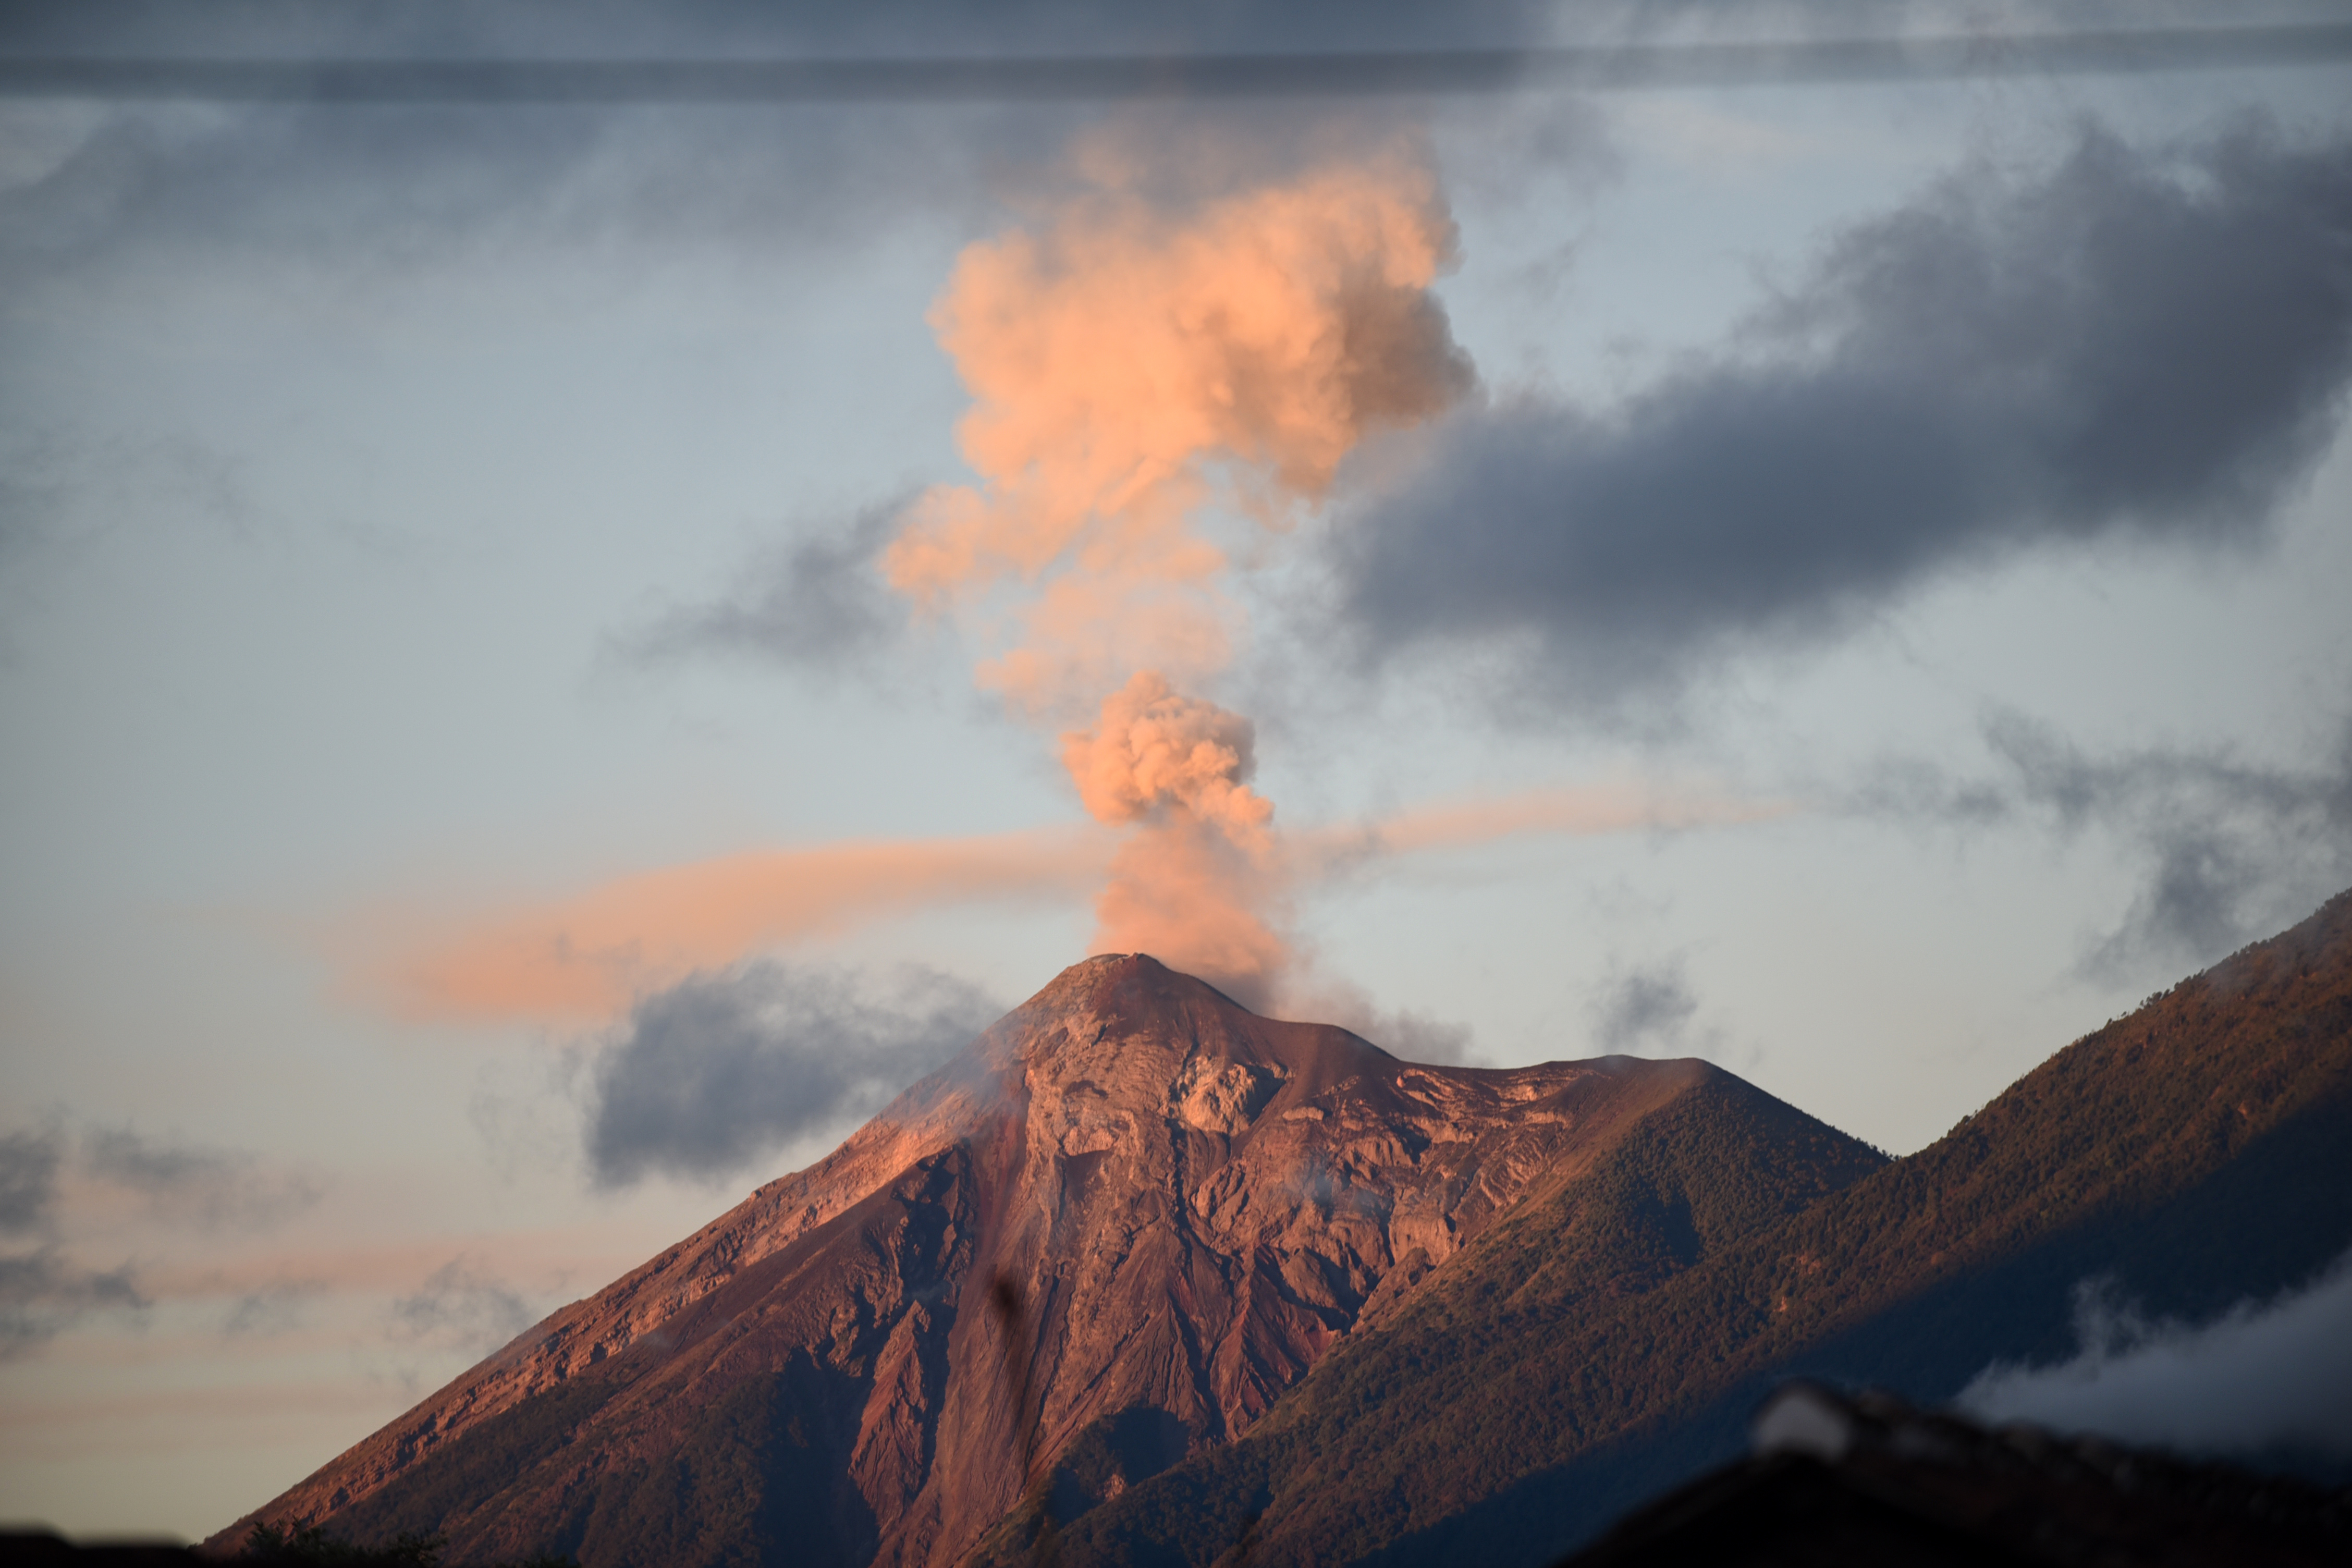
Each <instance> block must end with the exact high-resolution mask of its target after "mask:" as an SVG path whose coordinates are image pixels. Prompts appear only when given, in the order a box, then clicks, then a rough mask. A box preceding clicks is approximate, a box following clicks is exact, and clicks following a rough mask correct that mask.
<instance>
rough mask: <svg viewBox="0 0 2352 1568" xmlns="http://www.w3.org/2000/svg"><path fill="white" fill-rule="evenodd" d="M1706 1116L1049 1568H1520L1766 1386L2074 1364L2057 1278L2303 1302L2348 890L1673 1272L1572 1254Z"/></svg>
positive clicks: (1670, 1177) (1911, 1384) (2331, 1130)
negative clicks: (1897, 1152) (1833, 1190)
mask: <svg viewBox="0 0 2352 1568" xmlns="http://www.w3.org/2000/svg"><path fill="white" fill-rule="evenodd" d="M1742 1087H1744V1086H1742ZM1707 1104H1708V1100H1707V1097H1705V1096H1692V1097H1688V1098H1686V1099H1685V1100H1684V1101H1681V1102H1677V1103H1675V1104H1674V1105H1672V1106H1669V1107H1666V1108H1664V1109H1663V1110H1661V1111H1660V1112H1658V1113H1657V1125H1656V1127H1655V1128H1654V1129H1649V1128H1645V1129H1644V1130H1643V1131H1644V1133H1645V1135H1644V1136H1642V1137H1639V1138H1634V1139H1629V1140H1627V1141H1626V1142H1624V1144H1623V1145H1622V1149H1623V1152H1622V1155H1620V1156H1618V1157H1617V1158H1615V1159H1613V1160H1612V1161H1611V1162H1609V1163H1606V1164H1604V1165H1599V1166H1596V1167H1595V1168H1593V1169H1591V1171H1589V1172H1587V1173H1585V1174H1583V1175H1580V1176H1578V1177H1574V1178H1571V1179H1570V1180H1567V1181H1565V1182H1561V1183H1559V1184H1555V1185H1553V1186H1552V1187H1551V1188H1549V1189H1548V1190H1539V1191H1537V1192H1533V1193H1531V1194H1529V1196H1528V1199H1527V1200H1526V1201H1524V1202H1523V1203H1522V1204H1521V1205H1519V1206H1518V1207H1517V1208H1516V1209H1515V1210H1514V1211H1513V1212H1512V1213H1511V1214H1510V1215H1508V1216H1507V1219H1506V1220H1505V1221H1504V1222H1502V1223H1500V1224H1498V1225H1497V1226H1495V1227H1493V1228H1492V1229H1491V1230H1490V1231H1489V1232H1488V1233H1487V1234H1486V1236H1485V1237H1481V1238H1480V1239H1479V1240H1478V1241H1477V1242H1476V1243H1475V1244H1474V1245H1472V1246H1471V1247H1468V1248H1465V1251H1464V1253H1463V1255H1462V1256H1461V1257H1460V1258H1457V1259H1456V1260H1455V1261H1454V1263H1453V1264H1452V1265H1450V1266H1449V1267H1447V1268H1444V1270H1442V1271H1440V1272H1439V1273H1438V1274H1436V1275H1435V1276H1433V1278H1432V1279H1430V1280H1429V1281H1428V1282H1427V1283H1426V1284H1425V1285H1424V1286H1423V1288H1422V1289H1420V1290H1418V1291H1417V1292H1416V1293H1415V1294H1414V1296H1413V1297H1412V1299H1411V1300H1409V1301H1408V1302H1407V1303H1406V1304H1405V1306H1404V1307H1403V1308H1402V1310H1401V1311H1400V1312H1399V1313H1398V1315H1397V1316H1396V1317H1395V1318H1394V1319H1393V1320H1391V1321H1389V1322H1387V1323H1385V1324H1383V1325H1380V1326H1378V1327H1376V1328H1373V1329H1371V1330H1370V1331H1367V1332H1366V1333H1365V1334H1363V1335H1360V1336H1359V1337H1358V1338H1357V1339H1355V1340H1353V1341H1351V1342H1350V1343H1349V1345H1348V1346H1346V1347H1345V1349H1344V1350H1343V1351H1341V1352H1338V1353H1335V1354H1334V1355H1332V1356H1331V1357H1329V1358H1328V1360H1327V1361H1326V1362H1325V1363H1323V1364H1322V1365H1320V1366H1318V1368H1317V1369H1316V1371H1315V1373H1313V1375H1312V1376H1310V1377H1309V1378H1307V1380H1306V1381H1305V1382H1304V1383H1303V1384H1301V1385H1300V1386H1299V1387H1298V1388H1297V1389H1295V1390H1293V1391H1292V1393H1291V1394H1289V1395H1288V1396H1287V1397H1286V1399H1285V1401H1284V1402H1283V1403H1282V1404H1281V1405H1278V1406H1277V1407H1276V1410H1275V1411H1274V1412H1273V1413H1272V1415H1270V1416H1269V1417H1268V1419H1267V1420H1265V1422H1263V1423H1261V1424H1260V1426H1258V1427H1257V1428H1255V1430H1254V1431H1253V1432H1252V1433H1251V1434H1250V1435H1249V1436H1247V1437H1246V1438H1245V1439H1244V1441H1243V1442H1241V1443H1240V1444H1238V1445H1236V1446H1234V1447H1232V1448H1229V1449H1226V1450H1224V1451H1223V1452H1220V1453H1216V1454H1212V1455H1206V1456H1202V1457H1200V1458H1195V1459H1194V1460H1192V1461H1191V1462H1190V1463H1188V1464H1187V1465H1185V1466H1184V1467H1182V1468H1180V1469H1177V1470H1175V1471H1172V1472H1171V1473H1169V1474H1167V1475H1164V1476H1161V1477H1160V1478H1158V1479H1154V1480H1151V1481H1150V1482H1148V1483H1146V1484H1145V1485H1143V1486H1140V1487H1138V1488H1136V1489H1133V1490H1131V1491H1129V1492H1127V1493H1125V1494H1124V1495H1122V1496H1121V1497H1119V1498H1118V1499H1116V1500H1112V1501H1111V1502H1109V1503H1108V1504H1106V1505H1105V1506H1103V1507H1101V1508H1099V1509H1097V1510H1095V1511H1093V1512H1092V1513H1090V1514H1088V1515H1087V1517H1086V1518H1085V1519H1084V1520H1082V1521H1079V1522H1078V1524H1077V1525H1076V1527H1075V1528H1073V1529H1072V1530H1071V1531H1068V1532H1067V1533H1066V1535H1065V1536H1064V1538H1063V1539H1062V1540H1061V1542H1059V1547H1060V1561H1061V1563H1063V1565H1064V1568H1073V1565H1076V1564H1081V1563H1095V1562H1117V1561H1147V1560H1149V1561H1165V1562H1169V1563H1180V1562H1181V1563H1207V1562H1211V1561H1213V1560H1214V1559H1215V1558H1216V1557H1217V1556H1218V1555H1219V1554H1220V1553H1221V1552H1224V1551H1226V1550H1227V1549H1228V1548H1229V1547H1230V1546H1231V1545H1232V1544H1233V1543H1234V1542H1236V1541H1238V1540H1240V1539H1241V1538H1242V1536H1243V1534H1244V1532H1245V1531H1246V1532H1247V1534H1248V1536H1249V1543H1250V1560H1251V1561H1252V1562H1253V1563H1307V1562H1315V1563H1337V1562H1346V1561H1350V1560H1360V1561H1361V1560H1370V1561H1378V1562H1381V1563H1441V1562H1460V1561H1471V1560H1475V1561H1480V1562H1490V1563H1513V1562H1520V1563H1538V1562H1543V1561H1546V1560H1548V1559H1549V1557H1551V1556H1553V1555H1556V1554H1557V1553H1558V1552H1559V1551H1560V1550H1562V1549H1563V1548H1565V1547H1566V1546H1568V1545H1570V1544H1572V1543H1573V1542H1576V1541H1577V1540H1579V1539H1580V1538H1581V1537H1583V1536H1584V1535H1586V1534H1588V1533H1590V1532H1591V1531H1592V1530H1593V1529H1595V1528H1597V1527H1598V1526H1599V1525H1600V1524H1601V1523H1603V1522H1605V1521H1606V1520H1607V1519H1608V1518H1609V1517H1611V1516H1612V1514H1613V1513H1615V1512H1616V1511H1618V1510H1621V1509H1622V1508H1623V1507H1625V1506H1627V1505H1628V1504H1630V1503H1632V1502H1633V1501H1635V1500H1639V1499H1640V1498H1642V1497H1644V1496H1646V1495H1648V1494H1649V1493H1651V1492H1652V1491H1654V1490H1655V1489H1658V1488H1660V1487H1662V1486H1664V1485H1666V1484H1668V1483H1670V1482H1672V1481H1675V1480H1677V1479H1682V1478H1684V1477H1686V1476H1688V1475H1690V1474H1692V1473H1695V1472H1696V1470H1698V1469H1699V1468H1704V1467H1705V1466H1706V1465H1708V1464H1711V1463H1714V1462H1717V1461H1719V1460H1721V1459H1722V1458H1727V1457H1728V1456H1729V1455H1730V1454H1731V1453H1733V1452H1735V1451H1736V1450H1737V1449H1738V1445H1739V1438H1740V1435H1741V1430H1742V1427H1743V1426H1744V1424H1745V1421H1746V1417H1747V1415H1748V1412H1749V1411H1750V1410H1751V1409H1752V1408H1753V1407H1754V1405H1755V1403H1756V1401H1757V1400H1758V1399H1759V1397H1760V1396H1761V1394H1762V1393H1763V1392H1764V1390H1765V1389H1766V1388H1768V1387H1769V1384H1771V1383H1772V1382H1773V1381H1774V1380H1775V1379H1777V1378H1778V1377H1780V1376H1781V1375H1784V1374H1786V1373H1790V1372H1800V1371H1801V1372H1811V1373H1817V1374H1822V1375H1827V1376H1831V1377H1835V1378H1842V1379H1846V1380H1851V1381H1854V1382H1862V1383H1876V1384H1886V1385H1890V1386H1892V1387H1895V1388H1896V1389H1898V1390H1900V1391H1901V1392H1903V1393H1905V1394H1908V1395H1910V1396H1912V1397H1914V1398H1916V1399H1922V1400H1937V1399H1943V1398H1948V1397H1949V1396H1950V1395H1951V1394H1954V1393H1956V1392H1957V1391H1958V1388H1959V1387H1960V1386H1961V1385H1962V1384H1964V1383H1966V1381H1967V1380H1968V1379H1969V1377H1970V1376H1971V1375H1972V1374H1973V1373H1976V1372H1977V1371H1979V1370H1980V1369H1981V1368H1982V1367H1984V1366H1985V1365H1986V1364H1987V1363H1989V1362H1990V1361H1992V1360H1994V1359H1996V1358H2000V1359H2010V1360H2017V1359H2023V1358H2029V1357H2032V1358H2041V1359H2048V1358H2053V1357H2055V1356H2058V1355H2061V1354H2063V1353H2064V1352H2066V1351H2068V1350H2069V1349H2071V1343H2070V1339H2071V1335H2070V1323H2069V1316H2070V1314H2069V1308H2070V1300H2069V1297H2070V1291H2071V1288H2072V1287H2073V1286H2074V1283H2075V1282H2076V1281H2078V1280H2080V1279H2084V1278H2085V1277H2087V1276H2093V1275H2099V1274H2106V1273H2113V1274H2115V1275H2116V1276H2117V1277H2118V1278H2119V1279H2120V1280H2121V1282H2122V1283H2123V1285H2124V1287H2125V1288H2126V1289H2128V1290H2129V1291H2131V1292H2132V1293H2134V1294H2136V1295H2137V1296H2139V1297H2140V1298H2141V1299H2142V1300H2144V1301H2145V1302H2146V1304H2147V1307H2148V1308H2149V1309H2150V1310H2154V1311H2157V1312H2168V1313H2176V1314H2181V1315H2185V1316H2190V1317H2199V1316H2204V1315H2208V1314H2210V1313H2212V1312H2214V1311H2217V1310H2220V1309H2221V1308H2222V1307H2224V1306H2226V1305H2228V1304H2229V1303H2230V1302H2231V1301H2233V1300H2238V1299H2241V1298H2242V1297H2244V1296H2247V1295H2250V1294H2257V1295H2258V1294H2263V1293H2267V1292H2270V1291H2273V1290H2275V1289H2280V1288H2281V1287H2283V1286H2285V1285H2288V1284H2292V1283H2294V1282H2296V1281H2298V1280H2300V1279H2304V1278H2305V1277H2307V1276H2308V1275H2309V1274H2310V1273H2312V1272H2313V1271H2314V1270H2315V1269H2316V1268H2319V1267H2320V1266H2321V1265H2322V1264H2324V1263H2325V1262H2326V1260H2327V1259H2329V1258H2332V1257H2334V1256H2335V1255H2336V1253H2338V1252H2340V1251H2341V1250H2342V1249H2343V1248H2344V1247H2345V1246H2346V1245H2347V1242H2352V1181H2347V1180H2346V1173H2347V1156H2346V1152H2345V1151H2346V1149H2347V1147H2352V894H2347V895H2345V896H2341V897H2338V898H2337V899H2336V900H2332V901H2331V902H2330V903H2329V904H2328V905H2327V906H2326V908H2325V909H2323V910H2320V911H2319V913H2318V914H2316V915H2315V916H2314V917H2313V918H2312V919H2311V920H2310V921H2306V922H2305V924H2303V925H2301V926H2298V927H2296V928H2295V929H2294V930H2293V931H2288V932H2286V933H2285V934H2284V935H2283V936H2281V937H2278V938H2276V939H2274V940H2273V941H2271V942H2263V943H2261V944H2258V945H2257V946H2254V947H2252V948H2249V949H2247V950H2246V951H2245V952H2241V953H2240V954H2238V955H2237V956H2236V957H2234V958H2232V959H2231V960H2230V961H2229V962H2227V963H2223V964H2221V965H2219V966H2217V967H2216V968H2215V969H2213V970H2211V971H2210V972H2209V973H2206V974H2204V975H2201V976H2199V977H2198V978H2196V979H2193V980H2189V981H2186V982H2183V983H2182V984H2179V985H2178V986H2175V987H2174V988H2173V989H2172V990H2171V991H2170V992H2168V993H2167V994H2164V995H2162V996H2161V997H2158V998H2152V999H2151V1000H2150V1002H2149V1003H2148V1004H2147V1005H2146V1006H2144V1007H2143V1008H2141V1009H2140V1010H2139V1011H2138V1012H2137V1013H2135V1014H2134V1015H2132V1016H2129V1017H2127V1018H2124V1019H2121V1020H2118V1021H2116V1022H2115V1023H2112V1024H2110V1025H2108V1026H2106V1027H2105V1028H2104V1029H2101V1030H2099V1031H2098V1032H2097V1033H2095V1034H2093V1035H2091V1036H2089V1037H2085V1038H2084V1039H2082V1040H2080V1041H2077V1042H2076V1043H2075V1044H2074V1045H2073V1046H2071V1047H2067V1048H2066V1049H2065V1050H2063V1051H2062V1052H2060V1053H2059V1054H2058V1055H2057V1056H2056V1057H2054V1058H2052V1059H2051V1060H2050V1061H2048V1062H2047V1063H2045V1064H2043V1065H2042V1067H2041V1068H2036V1069H2035V1070H2034V1071H2033V1072H2032V1073H2030V1074H2028V1075H2027V1076H2026V1077H2025V1078H2024V1079H2021V1080H2020V1081H2019V1082H2018V1083H2017V1084H2016V1085H2014V1086H2013V1087H2011V1089H2009V1090H2007V1091H2006V1092H2004V1093H2003V1094H2002V1095H2001V1096H2000V1098H1999V1099H1997V1100H1994V1101H1993V1102H1992V1103H1991V1104H1990V1105H1988V1106H1987V1107H1986V1108H1985V1109H1984V1110H1981V1111H1979V1112H1978V1113H1977V1114H1976V1115H1974V1116H1972V1117H1970V1118H1969V1119H1967V1120H1966V1121H1963V1122H1962V1123H1961V1124H1960V1125H1959V1126H1958V1128H1956V1129H1954V1130H1953V1131H1952V1132H1951V1133H1950V1134H1948V1136H1946V1137H1945V1138H1944V1139H1942V1140H1940V1141H1939V1142H1937V1143H1936V1144H1934V1145H1932V1146H1931V1147H1929V1148H1927V1149H1926V1150H1923V1151H1921V1152H1919V1153H1917V1154H1915V1155H1912V1156H1910V1157H1909V1158H1907V1159H1905V1160H1901V1161H1898V1162H1895V1163H1893V1164H1892V1165H1890V1166H1888V1167H1886V1168H1885V1169H1883V1170H1881V1171H1879V1172H1878V1173H1875V1174H1874V1175H1872V1176H1869V1177H1866V1178H1864V1180H1862V1181H1859V1182H1856V1183H1855V1184H1853V1185H1852V1186H1850V1187H1847V1188H1846V1189H1845V1190H1844V1191H1843V1192H1841V1193H1838V1194H1836V1195H1834V1196H1832V1197H1831V1198H1829V1199H1828V1200H1827V1201H1826V1202H1823V1203H1822V1204H1820V1205H1817V1206H1815V1207H1813V1208H1811V1209H1810V1210H1807V1211H1805V1212H1802V1213H1801V1214H1798V1215H1794V1216H1793V1217H1789V1218H1785V1219H1781V1220H1780V1222H1779V1223H1777V1224H1771V1225H1769V1226H1764V1227H1763V1228H1761V1229H1760V1230H1758V1231H1753V1232H1750V1233H1749V1234H1748V1235H1746V1236H1738V1235H1736V1226H1734V1227H1732V1228H1733V1230H1734V1232H1735V1234H1734V1238H1733V1239H1732V1240H1731V1241H1730V1242H1729V1243H1728V1244H1727V1245H1726V1246H1724V1247H1721V1248H1720V1249H1717V1250H1713V1251H1711V1252H1710V1253H1709V1254H1708V1255H1706V1256H1705V1257H1703V1258H1701V1259H1700V1260H1699V1261H1698V1262H1697V1263H1696V1266H1695V1267H1693V1268H1688V1269H1686V1270H1682V1271H1679V1272H1676V1271H1672V1270H1663V1269H1656V1268H1645V1267H1644V1266H1643V1258H1642V1257H1641V1256H1640V1255H1639V1252H1638V1249H1636V1250H1634V1251H1632V1252H1629V1251H1628V1250H1627V1248H1628V1238H1627V1237H1625V1236H1624V1235H1623V1234H1622V1233H1616V1232H1605V1231H1592V1230H1589V1229H1586V1228H1581V1227H1580V1222H1581V1220H1582V1218H1583V1216H1585V1215H1588V1214H1591V1213H1593V1212H1596V1211H1599V1210H1602V1209H1605V1208H1606V1207H1607V1206H1608V1205H1611V1204H1612V1203H1616V1202H1622V1194H1625V1193H1627V1192H1637V1191H1650V1192H1661V1193H1673V1192H1677V1191H1679V1192H1684V1193H1688V1192H1690V1191H1691V1190H1692V1188H1693V1185H1694V1184H1701V1183H1704V1182H1705V1181H1706V1179H1707V1175H1708V1173H1709V1172H1710V1171H1711V1170H1712V1169H1713V1168H1714V1164H1713V1163H1714V1162H1716V1161H1717V1160H1719V1158H1720V1155H1719V1154H1717V1153H1713V1152H1710V1153H1707V1154H1705V1155H1700V1154H1698V1153H1696V1152H1695V1145H1694V1143H1693V1142H1692V1140H1693V1139H1694V1138H1695V1137H1698V1136H1705V1137H1708V1138H1719V1136H1720V1135H1719V1134H1716V1133H1713V1132H1711V1131H1709V1132H1706V1133H1703V1134H1702V1133H1701V1132H1700V1131H1699V1129H1700V1127H1701V1124H1702V1123H1704V1122H1705V1121H1706V1120H1707V1119H1708V1115H1709V1112H1708V1111H1707V1110H1706V1107H1707ZM1675 1128H1680V1129H1682V1131H1680V1132H1679V1133H1674V1132H1673V1130H1674V1129H1675ZM1652 1133H1654V1134H1655V1135H1646V1134H1652ZM1670 1133H1673V1135H1668V1134H1670ZM1685 1150H1693V1151H1694V1152H1689V1153H1685V1152H1683V1151H1685ZM1704 1206H1705V1205H1703V1204H1701V1203H1700V1202H1698V1201H1696V1200H1694V1201H1693V1203H1692V1212H1693V1213H1694V1215H1696V1214H1697V1213H1699V1212H1701V1210H1702V1208H1703V1207H1704ZM1595 1279H1607V1280H1608V1281H1609V1284H1608V1286H1607V1287H1606V1288H1604V1289H1600V1290H1597V1291H1596V1289H1594V1288H1593V1283H1592V1282H1593V1281H1594V1280H1595Z"/></svg>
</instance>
